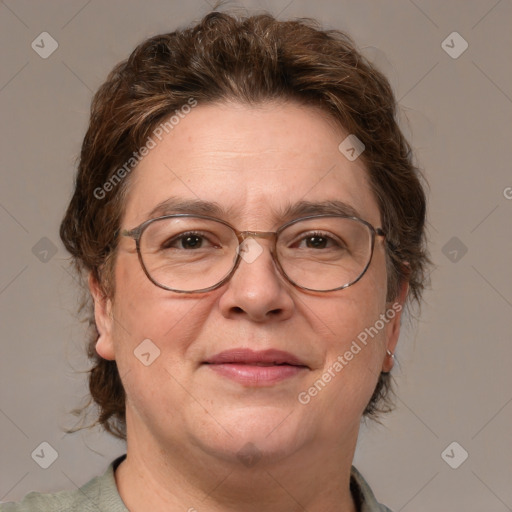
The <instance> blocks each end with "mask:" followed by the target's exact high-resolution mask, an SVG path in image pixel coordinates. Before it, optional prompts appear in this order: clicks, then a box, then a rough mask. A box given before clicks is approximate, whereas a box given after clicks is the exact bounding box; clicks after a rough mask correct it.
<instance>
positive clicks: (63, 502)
mask: <svg viewBox="0 0 512 512" xmlns="http://www.w3.org/2000/svg"><path fill="white" fill-rule="evenodd" d="M124 458H125V455H123V456H121V457H118V458H117V459H116V460H114V461H113V462H112V463H111V464H110V465H109V466H108V468H107V470H106V471H105V473H104V474H103V475H100V476H96V477H94V478H92V479H91V480H89V482H87V483H86V484H85V485H84V486H82V487H80V488H79V489H76V490H72V491H59V492H56V493H51V494H45V493H40V492H30V493H28V494H27V495H26V496H25V497H24V498H23V499H22V500H21V501H19V502H16V503H14V502H11V503H3V504H0V512H36V511H37V512H79V511H80V512H98V510H108V511H109V512H127V508H126V507H125V506H124V503H123V502H122V500H121V497H120V496H119V493H118V491H117V487H116V483H115V477H114V470H115V468H116V467H117V466H118V465H119V463H120V462H121V461H122V460H123V459H124Z"/></svg>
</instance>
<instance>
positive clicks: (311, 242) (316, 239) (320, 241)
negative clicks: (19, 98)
mask: <svg viewBox="0 0 512 512" xmlns="http://www.w3.org/2000/svg"><path fill="white" fill-rule="evenodd" d="M303 243H305V246H306V248H307V249H330V248H331V249H332V248H334V249H341V248H344V244H343V243H342V242H341V241H338V240H336V239H335V238H333V237H331V236H329V235H328V234H326V233H322V232H320V231H315V232H312V233H308V234H307V235H303V236H302V238H301V239H300V240H299V248H301V247H300V246H301V245H302V244H303ZM302 248H303V247H302Z"/></svg>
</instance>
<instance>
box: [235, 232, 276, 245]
mask: <svg viewBox="0 0 512 512" xmlns="http://www.w3.org/2000/svg"><path fill="white" fill-rule="evenodd" d="M237 234H238V239H239V242H240V243H242V242H243V241H244V240H247V239H248V238H270V239H272V240H275V238H276V232H275V231H239V232H238V233H237Z"/></svg>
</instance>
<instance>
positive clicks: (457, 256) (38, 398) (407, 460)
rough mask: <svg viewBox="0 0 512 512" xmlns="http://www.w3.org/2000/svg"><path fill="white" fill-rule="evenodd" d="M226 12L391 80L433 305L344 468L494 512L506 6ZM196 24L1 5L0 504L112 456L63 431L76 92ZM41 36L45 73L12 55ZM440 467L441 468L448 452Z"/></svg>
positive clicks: (505, 445)
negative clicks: (411, 163)
mask: <svg viewBox="0 0 512 512" xmlns="http://www.w3.org/2000/svg"><path fill="white" fill-rule="evenodd" d="M231 5H233V6H235V5H242V6H245V7H246V8H248V9H250V11H251V12H254V11H255V10H261V9H268V10H269V11H270V12H272V13H273V14H276V15H277V14H279V17H280V18H283V19H284V18H293V17H298V16H312V17H316V18H318V19H319V20H321V21H322V22H323V23H324V24H325V26H326V27H330V28H339V29H342V30H346V31H347V32H348V33H349V34H351V35H352V36H353V37H354V38H355V40H356V41H357V43H358V44H359V46H360V47H361V48H362V49H363V51H364V53H365V54H366V55H367V56H368V57H369V58H370V59H371V60H372V61H374V62H375V63H376V64H377V65H378V66H379V67H380V68H381V69H382V70H383V71H384V72H385V73H386V74H387V75H388V77H389V78H390V80H391V82H392V85H393V87H394V89H395V92H396V95H397V97H398V98H399V100H400V104H401V106H402V113H401V115H402V122H403V124H404V129H405V130H406V133H408V134H409V135H410V136H411V137H412V144H413V147H414V148H415V149H416V152H417V158H418V162H419V164H420V165H421V167H422V168H423V169H424V170H425V173H426V175H427V178H428V181H429V183H430V192H429V206H430V211H429V234H430V239H431V253H432V258H433V259H434V261H435V263H436V268H435V270H434V271H433V273H432V289H431V290H430V291H429V292H428V293H427V295H426V304H425V306H424V309H423V314H422V317H421V320H420V321H419V322H417V323H415V324H412V325H410V326H408V327H407V329H405V330H404V331H403V334H402V337H401V340H400V345H399V349H398V363H399V365H398V366H397V367H396V368H395V375H396V378H397V381H398V384H399V398H398V402H397V410H396V411H395V412H394V413H393V414H392V415H390V416H388V417H387V418H386V419H385V421H384V422H383V425H381V426H379V425H376V424H369V425H368V426H365V427H363V429H362V435H361V439H360V442H359V445H358V450H357V455H356V460H355V463H356V465H357V466H358V468H359V469H360V470H361V471H362V473H363V474H364V475H365V476H366V477H367V479H368V480H369V482H370V483H371V485H372V487H373V488H374V491H375V493H376V494H377V496H378V498H379V499H380V500H381V501H382V502H384V503H386V504H387V505H388V506H390V507H391V508H392V509H394V510H395V512H396V511H402V510H403V511H406V512H407V511H415V512H423V511H427V510H428V511H431V510H436V511H437V510H443V511H448V510H449V511H462V510H464V511H466V512H471V511H479V512H480V511H483V510H485V511H486V512H487V511H496V512H501V511H506V510H512V462H511V461H512V446H511V441H510V432H511V431H512V403H511V402H512V372H511V371H510V363H511V355H512V344H511V335H510V325H511V322H510V318H511V316H512V272H511V271H510V261H511V253H512V241H511V236H510V234H511V229H510V219H511V218H512V188H511V187H512V173H511V171H510V161H511V157H512V154H511V153H512V152H511V139H510V136H511V120H512V115H511V114H512V99H511V98H512V83H511V68H510V62H512V31H511V30H510V26H511V22H512V3H511V1H510V0H501V1H496V0H481V1H448V2H445V1H441V0H439V1H437V0H435V1H421V0H415V1H412V0H411V1H408V0H400V1H386V2H380V1H377V0H374V1H372V0H365V1H357V2H356V1H334V0H333V1H327V0H324V1H318V2H307V1H301V0H294V1H290V0H282V1H281V0H275V1H260V2H257V1H245V2H240V3H238V4H236V3H235V2H233V3H232V4H231ZM209 10H210V6H209V4H208V3H207V2H205V1H202V0H194V1H188V2H186V4H185V2H183V3H181V2H177V1H167V2H165V1H157V0H153V1H145V2H140V1H139V2H136V1H133V0H132V1H123V2H121V1H109V2H106V1H99V0H92V1H87V0H73V1H47V2H44V3H43V2H36V1H21V0H5V1H3V2H0V40H1V45H0V53H1V56H2V66H1V70H0V105H1V112H2V121H3V123H2V132H1V135H2V136H1V138H0V141H1V142H0V143H1V151H0V158H1V181H0V235H1V240H2V251H1V257H2V264H1V266H0V316H1V327H2V338H1V340H2V341H1V343H2V357H1V363H0V364H1V368H0V384H1V391H0V430H1V435H0V453H1V454H0V460H1V470H0V501H2V500H3V501H8V500H17V499H20V498H21V497H22V496H23V495H24V494H25V493H26V492H28V491H30V490H40V491H46V492H49V491H56V490H60V489H64V488H66V489H73V488H75V487H76V486H79V485H82V484H83V483H85V482H86V481H87V480H88V479H89V478H90V477H92V476H93V475H96V474H98V473H100V472H103V470H104V469H105V467H106V466H107V465H108V463H109V462H110V461H111V460H112V459H113V458H114V457H115V456H116V455H118V454H121V453H124V446H123V444H122V443H120V442H118V441H115V440H114V439H113V438H111V437H109V436H107V435H105V434H102V433H101V432H100V431H99V430H93V431H89V432H82V433H77V434H73V435H65V434H64V432H63V430H62V428H63V427H69V426H71V425H73V424H74V421H75V419H74V418H73V417H72V416H71V415H70V414H69V410H71V409H72V408H73V407H75V406H76V405H78V403H79V402H80V397H83V396H85V394H86V391H87V387H86V381H85V374H84V371H85V370H86V369H87V368H88V364H87V360H86V358H85V356H84V355H83V352H84V350H83V327H82V326H81V325H80V323H79V322H78V320H77V319H76V317H75V312H76V307H77V303H78V302H77V301H78V294H77V292H76V286H75V282H74V281H73V278H72V276H71V275H70V274H69V270H68V266H67V254H66V252H65V250H64V249H63V247H62V245H61V243H60V241H59V237H58V226H59V222H60V220H61V217H62V215H63V212H64V208H65V206H66V204H67V201H68V200H69V198H70V194H71V191H72V183H73V174H74V165H75V159H76V157H77V155H78V151H79V148H80V143H81V139H82V137H83V135H84V133H85V129H86V126H87V121H88V109H89V104H90V100H91V96H92V92H93V91H95V90H96V88H97V87H98V86H99V85H100V84H101V83H102V81H103V80H104V79H105V77H106V74H107V72H108V71H109V70H110V69H111V68H112V66H113V65H114V64H115V63H117V62H118V61H119V60H121V59H123V58H125V57H126V56H127V55H128V54H129V53H130V52H131V50H132V49H133V48H134V46H135V45H136V44H137V43H138V42H140V41H141V40H142V39H144V38H146V37H148V36H151V35H154V34H156V33H159V32H167V31H171V30H174V29H175V28H177V27H179V26H183V25H185V24H188V23H190V22H192V21H193V20H196V19H198V18H200V17H201V16H202V15H204V14H205V13H206V12H208V11H209ZM43 31H46V32H48V33H50V34H51V36H52V37H53V38H54V39H55V40H56V41H57V42H58V45H59V46H58V49H57V50H56V51H55V52H54V53H53V54H52V55H51V56H49V57H48V58H47V59H43V58H41V57H40V56H39V55H38V54H37V53H36V52H35V51H34V50H33V49H32V48H31V43H32V41H33V40H35V39H36V38H37V36H38V35H39V34H40V33H41V32H43ZM454 31H456V32H458V33H459V34H460V35H461V36H462V37H463V38H464V39H465V40H466V41H467V42H468V44H469V47H468V49H467V50H466V51H465V52H464V53H462V55H460V56H459V57H458V58H452V57H451V56H450V55H449V54H448V53H447V52H446V51H445V50H444V49H443V47H442V42H443V41H444V40H445V39H446V38H447V36H448V35H449V34H451V33H452V32H454ZM445 44H448V45H449V46H453V48H452V52H453V51H458V50H460V48H461V46H460V41H457V40H453V42H452V41H451V39H448V41H447V43H445ZM46 48H48V46H46ZM44 237H46V238H44ZM453 237H456V238H455V239H453ZM41 239H43V240H42V241H41ZM34 247H35V248H34ZM464 248H466V249H467V252H466V253H465V254H463V253H464ZM45 251H46V252H45ZM54 252H55V254H53V253H54ZM43 441H46V442H48V443H50V445H51V446H52V447H54V449H55V450H57V452H58V458H57V460H56V461H55V462H54V463H53V464H52V465H51V466H50V467H49V468H48V469H42V468H40V467H39V465H38V464H36V462H35V461H34V460H33V459H32V457H31V453H32V452H33V451H34V450H35V449H36V448H37V447H38V446H39V445H40V443H41V442H43ZM453 441H456V442H458V443H459V444H460V445H461V446H462V447H463V448H464V449H465V450H466V451H467V452H468V454H469V457H468V459H467V460H466V461H465V462H464V463H463V464H462V465H460V467H459V468H458V469H452V468H451V467H450V466H449V465H448V464H447V463H446V462H445V460H443V458H442V457H441V453H442V452H443V451H444V450H445V448H446V447H447V446H448V445H449V444H450V443H452V442H453ZM448 453H449V455H450V457H449V460H450V461H451V462H452V464H454V463H455V462H458V461H459V462H460V457H461V453H462V452H461V449H460V448H457V447H456V448H455V449H454V451H453V452H451V451H448ZM447 460H448V459H447Z"/></svg>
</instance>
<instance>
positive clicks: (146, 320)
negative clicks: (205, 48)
mask: <svg viewBox="0 0 512 512" xmlns="http://www.w3.org/2000/svg"><path fill="white" fill-rule="evenodd" d="M346 136H347V134H346V133H344V132H343V131H342V130H341V129H340V128H338V127H336V126H335V125H334V124H333V123H332V122H331V121H330V120H329V119H327V118H326V116H325V115H324V114H323V113H322V112H321V111H319V110H317V109H315V108H313V107H305V106H301V105H298V104H295V103H284V102H280V103H278V104H276V103H267V104H264V105H258V106H256V107H254V106H247V105H241V104H235V103H223V104H214V105H198V106H197V107H195V108H194V109H193V110H192V111H191V113H189V114H188V115H187V116H186V117H185V118H184V119H183V120H181V121H180V123H179V125H177V126H176V127H175V128H174V129H173V130H172V131H171V132H170V133H169V134H168V135H166V136H165V137H164V138H163V139H162V141H161V142H159V143H158V145H157V146H156V147H155V148H154V149H152V150H151V151H150V153H149V154H148V155H147V156H146V157H145V158H144V160H143V161H142V162H141V163H140V164H139V165H138V167H137V168H136V169H135V170H134V171H133V172H132V175H131V176H130V180H131V183H130V188H129V194H128V196H127V202H126V205H125V206H126V208H125V212H124V217H123V221H122V227H123V228H126V229H132V228H133V227H135V226H137V225H139V224H140V223H141V222H143V221H145V220H147V219H148V218H149V217H148V215H149V212H150V211H151V210H152V209H153V208H154V207H155V205H157V204H158V203H160V202H161V201H163V200H165V199H167V198H168V197H170V196H179V197H182V198H187V199H197V198H200V199H202V200H208V201H216V202H217V203H219V204H220V205H221V206H223V207H224V208H225V209H226V210H228V215H227V217H226V218H225V220H227V221H228V222H230V223H231V224H232V225H234V226H235V227H236V228H237V229H239V230H261V231H274V230H275V229H276V228H277V227H279V226H280V225H282V224H283V223H284V221H283V219H279V218H274V217H273V216H272V215H271V209H272V208H273V209H279V208H282V207H283V206H284V205H285V204H287V203H288V202H291V203H294V202H297V201H299V200H302V199H305V200H309V201H317V200H318V201H320V200H327V199H340V200H343V201H344V202H346V203H348V204H350V205H351V206H352V207H354V208H355V209H356V210H357V211H358V212H359V215H360V217H361V218H363V219H364V220H366V221H368V222H370V223H371V224H372V225H373V226H375V227H379V226H380V225H381V217H380V213H379V209H378V206H377V203H376V200H375V197H374V196H373V194H372V192H371V190H370V188H369V185H368V180H367V174H366V170H365V168H364V165H363V163H362V161H361V159H357V160H355V161H354V162H350V161H349V160H348V159H346V158H345V157H344V156H343V155H342V154H341V153H340V152H339V150H338V145H339V143H340V142H341V141H342V140H343V139H344V138H345V137H346ZM329 170H330V171H329ZM328 171H329V172H328ZM258 243H259V244H260V245H261V246H262V247H263V248H264V251H263V253H262V254H261V255H260V256H259V257H258V258H257V259H256V260H255V261H254V262H252V263H247V262H245V261H242V262H241V264H240V266H239V268H238V269H237V271H236V272H235V274H234V276H233V277H232V279H231V280H230V281H228V282H227V283H225V284H224V285H223V286H222V287H220V288H218V289H216V290H213V291H210V292H208V293H204V294H198V295H187V294H178V293H173V292H169V291H166V290H163V289H161V288H159V287H157V286H155V285H154V284H152V283H151V282H150V281H149V279H148V278H147V277H146V276H145V274H144V273H143V270H142V268H141V266H140V264H139V261H138V259H137V254H136V251H135V243H134V241H133V240H132V239H130V238H126V237H123V239H122V240H121V242H120V245H119V252H118V256H117V260H116V266H115V289H116V292H115V296H114V297H113V298H106V297H104V296H103V295H102V294H101V292H100V288H99V286H98V283H96V282H95V281H94V280H93V279H90V289H91V292H92V294H93V297H94V300H95V314H96V322H97V326H98V329H99V332H100V337H99V340H98V343H97V346H96V350H97V352H98V354H99V355H100V356H102V357H104V358H105V359H109V360H114V359H115V360H116V361H117V365H118V368H119V371H120V375H121V378H122V381H123V385H124V387H125V390H126V394H127V403H126V417H127V458H126V460H125V461H124V462H123V463H121V465H120V466H119V468H118V469H117V471H116V474H115V476H116V483H117V486H118V489H119V492H120V495H121V497H122V499H123V501H124V502H125V504H126V505H127V507H128V508H129V509H130V510H131V511H135V512H138V511H144V510H154V511H160V510H162V511H163V510H166V511H168V510H197V511H198V512H200V511H201V510H208V511H212V512H216V511H219V512H220V511H228V510H229V511H235V510H236V511H238V512H252V511H254V512H256V511H258V512H259V511H261V510H266V511H270V512H277V511H287V512H289V511H295V510H297V511H299V510H303V509H304V508H305V509H307V510H308V511H310V512H317V511H323V512H325V511H338V510H343V511H347V512H348V511H355V510H356V509H355V505H354V503H353V500H352V497H351V493H350V490H349V477H350V467H351V463H352V459H353V456H354V450H355V446H356V441H357V436H358V432H359V424H360V419H361V416H362V414H363V411H364V409H365V407H366V405H367V403H368V402H369V400H370V397H371V395H372V392H373V390H374V388H375V385H376V383H377V380H378V376H379V373H380V372H381V371H389V370H390V369H391V366H392V364H393V361H392V359H391V358H390V357H388V356H387V355H386V349H389V350H390V351H391V352H394V351H395V346H396V343H397V340H398V336H399V332H400V314H399V313H398V314H396V316H395V317H394V319H392V320H390V321H389V322H388V323H387V324H386V326H385V328H384V329H382V330H381V331H380V332H379V334H378V335H377V336H375V338H373V339H372V340H371V341H370V342H369V343H368V344H367V346H366V347H364V349H363V350H361V352H359V353H358V354H357V355H356V356H354V358H353V359H352V360H351V361H350V362H349V364H347V365H346V366H345V367H344V368H343V370H342V371H341V372H339V373H338V374H337V375H336V377H335V378H333V379H332V380H331V382H329V383H328V384H327V385H326V386H325V388H324V389H322V391H321V392H320V393H318V395H317V396H315V397H314V398H313V399H312V400H311V401H310V403H308V404H307V405H303V404H301V403H300V402H299V401H298V399H297V396H298V394H299V393H300V392H301V391H305V390H307V389H308V388H309V387H310V386H311V385H312V384H313V383H314V382H315V381H316V380H317V379H319V378H320V377H321V376H322V374H323V373H324V371H325V370H326V369H327V368H328V367H329V366H330V365H331V364H332V362H333V361H335V360H336V358H337V357H338V356H339V355H343V354H344V353H345V352H346V351H347V350H348V349H349V347H350V345H351V343H352V341H353V340H354V339H356V338H357V335H358V334H359V333H360V332H361V331H363V330H364V329H365V328H367V327H369V326H372V325H374V324H375V322H376V320H378V319H379V316H380V315H381V314H382V313H384V312H385V311H386V310H387V309H388V308H390V307H391V303H386V282H387V275H386V266H385V248H384V244H383V243H382V239H381V238H377V239H376V245H375V250H374V255H373V259H372V262H371V265H370V267H369V268H368V270H367V272H366V274H365V275H364V276H363V278H362V279H361V280H360V281H359V282H357V283H356V284H354V285H352V286H350V287H349V288H347V289H345V290H340V291H335V292H329V293H316V292H306V291H304V290H300V289H298V288H296V287H294V286H293V285H291V284H289V283H288V282H286V281H285V280H284V279H283V278H282V276H281V275H280V274H279V273H278V272H277V269H276V268H275V266H274V264H273V262H272V259H271V255H270V252H269V251H268V247H269V241H268V240H264V239H260V240H258ZM406 294H407V285H406V284H404V285H403V286H402V287H401V290H400V294H399V296H398V297H397V302H399V303H401V304H403V302H404V300H405V297H406ZM147 338H149V339H151V340H152V342H153V343H154V344H155V345H157V346H158V348H159V349H160V351H161V353H160V356H159V357H158V358H157V359H156V360H155V361H154V362H153V363H152V364H151V365H150V366H147V367H146V366H144V365H143V364H141V362H140V361H139V360H138V359H137V358H136V357H135V356H134V353H133V352H134V350H135V348H136V347H137V346H138V345H139V344H140V343H141V342H142V340H145V339H147ZM239 347H244V348H251V349H253V350H264V349H268V348H276V349H280V350H285V351H288V352H291V353H293V354H295V355H296V356H298V357H300V358H301V359H302V360H303V361H305V362H306V364H307V365H308V367H309V369H308V370H307V371H304V372H302V373H300V374H299V375H298V376H296V377H293V378H291V379H287V380H285V381H281V382H278V383H276V384H274V385H272V386H269V387H261V388H255V387H251V386H244V385H242V384H239V383H237V382H234V381H231V380H228V379H226V378H224V377H222V376H219V375H217V374H216V373H215V372H213V371H211V370H210V369H209V368H208V367H205V366H204V365H201V363H202V362H203V361H204V360H205V359H206V358H207V357H211V356H213V355H214V354H216V353H218V352H220V351H222V350H226V349H231V348H239ZM247 443H252V444H251V445H248V444H247ZM244 446H246V448H245V450H248V448H247V446H251V447H252V448H250V450H252V452H253V453H255V454H257V456H256V457H255V459H254V461H252V462H251V463H247V461H246V462H245V463H244V462H243V461H241V459H240V456H239V452H240V450H242V449H243V447H244ZM250 450H249V451H250Z"/></svg>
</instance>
